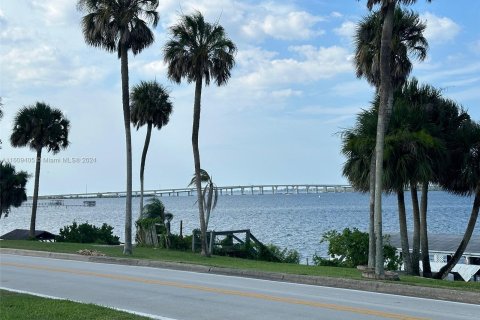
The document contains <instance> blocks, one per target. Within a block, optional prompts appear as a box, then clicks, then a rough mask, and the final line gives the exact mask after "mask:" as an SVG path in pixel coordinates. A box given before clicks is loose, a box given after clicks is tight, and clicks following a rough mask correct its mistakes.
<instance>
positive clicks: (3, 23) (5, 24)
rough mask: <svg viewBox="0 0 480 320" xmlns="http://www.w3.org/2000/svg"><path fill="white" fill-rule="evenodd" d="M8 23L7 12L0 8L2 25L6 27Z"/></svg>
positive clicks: (0, 22) (0, 25)
mask: <svg viewBox="0 0 480 320" xmlns="http://www.w3.org/2000/svg"><path fill="white" fill-rule="evenodd" d="M7 25H8V21H7V18H5V14H4V13H3V11H2V9H0V27H2V28H5V27H6V26H7Z"/></svg>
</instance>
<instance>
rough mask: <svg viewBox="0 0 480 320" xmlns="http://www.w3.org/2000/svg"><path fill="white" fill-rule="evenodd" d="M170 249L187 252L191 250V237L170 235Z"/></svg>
mask: <svg viewBox="0 0 480 320" xmlns="http://www.w3.org/2000/svg"><path fill="white" fill-rule="evenodd" d="M169 241H170V249H173V250H181V251H187V250H192V236H191V235H189V236H184V237H180V235H178V234H170V236H169Z"/></svg>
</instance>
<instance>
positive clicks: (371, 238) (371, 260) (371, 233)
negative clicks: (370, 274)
mask: <svg viewBox="0 0 480 320" xmlns="http://www.w3.org/2000/svg"><path fill="white" fill-rule="evenodd" d="M368 268H371V269H373V268H375V154H373V155H372V159H371V160H370V224H369V227H368Z"/></svg>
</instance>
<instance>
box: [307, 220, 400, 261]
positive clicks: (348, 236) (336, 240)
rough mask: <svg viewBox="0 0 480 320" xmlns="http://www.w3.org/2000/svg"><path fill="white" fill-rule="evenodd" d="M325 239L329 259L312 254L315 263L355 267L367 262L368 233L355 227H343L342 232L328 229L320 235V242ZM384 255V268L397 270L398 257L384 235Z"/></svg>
mask: <svg viewBox="0 0 480 320" xmlns="http://www.w3.org/2000/svg"><path fill="white" fill-rule="evenodd" d="M327 241H328V255H329V256H330V258H331V259H325V258H322V257H319V256H317V255H314V256H313V262H314V264H315V265H318V266H337V267H346V268H355V267H356V266H359V265H366V264H368V233H366V232H361V231H360V230H358V229H357V228H353V230H350V229H349V228H345V229H344V230H343V231H342V233H339V232H338V231H336V230H330V231H327V232H326V233H324V234H323V235H322V239H321V240H320V243H323V242H327ZM384 255H385V263H386V265H385V268H386V269H387V270H398V268H399V266H400V263H401V261H400V257H399V256H397V254H396V249H395V248H394V247H393V246H391V245H390V242H389V239H388V237H385V243H384Z"/></svg>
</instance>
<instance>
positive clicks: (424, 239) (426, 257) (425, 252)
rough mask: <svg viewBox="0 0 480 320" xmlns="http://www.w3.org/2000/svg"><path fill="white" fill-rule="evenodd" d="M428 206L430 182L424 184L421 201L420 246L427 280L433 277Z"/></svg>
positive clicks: (424, 274)
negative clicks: (429, 246)
mask: <svg viewBox="0 0 480 320" xmlns="http://www.w3.org/2000/svg"><path fill="white" fill-rule="evenodd" d="M427 205H428V182H424V183H423V184H422V197H421V199H420V246H421V249H422V255H421V257H422V267H423V276H424V277H425V278H431V277H432V268H431V267H430V252H429V249H428V228H427Z"/></svg>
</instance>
